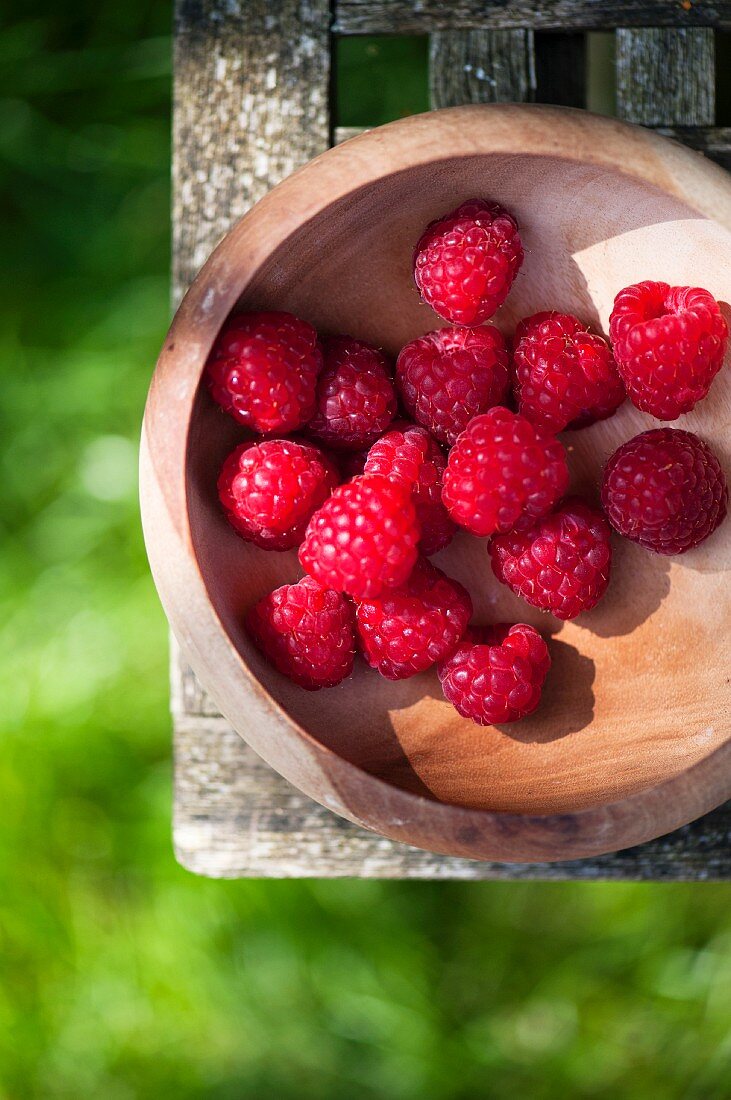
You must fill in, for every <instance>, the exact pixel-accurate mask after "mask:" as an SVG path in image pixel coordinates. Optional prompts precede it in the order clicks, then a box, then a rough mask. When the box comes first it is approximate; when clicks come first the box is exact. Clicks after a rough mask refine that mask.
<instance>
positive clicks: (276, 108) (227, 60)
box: [173, 0, 330, 301]
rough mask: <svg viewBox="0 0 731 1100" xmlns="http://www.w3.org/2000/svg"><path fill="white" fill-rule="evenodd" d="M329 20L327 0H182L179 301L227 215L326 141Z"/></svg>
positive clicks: (176, 240) (176, 229) (176, 203)
mask: <svg viewBox="0 0 731 1100" xmlns="http://www.w3.org/2000/svg"><path fill="white" fill-rule="evenodd" d="M329 22H330V8H329V3H328V0H277V3H275V4H272V3H270V2H267V0H178V3H177V8H176V15H175V86H174V101H173V286H174V298H175V300H176V301H177V300H178V299H179V298H180V297H181V296H182V293H183V291H184V290H185V288H186V286H187V285H188V284H189V283H190V281H191V280H192V278H193V276H194V275H195V273H196V271H197V270H198V268H199V267H200V266H201V264H202V263H203V261H204V260H205V259H206V258H207V256H208V254H209V253H210V251H211V249H212V248H213V246H214V245H215V244H216V243H217V242H218V241H219V240H220V238H221V237H222V236H223V234H224V233H225V232H226V231H227V230H228V229H229V228H230V226H231V225H232V224H233V222H235V221H236V220H237V219H238V218H239V217H240V216H241V215H242V214H243V213H244V212H245V211H246V210H247V209H248V208H249V207H250V206H251V205H252V204H253V203H254V202H256V200H257V199H259V198H261V196H262V195H264V194H265V193H266V192H267V191H268V190H269V188H270V187H272V186H273V184H275V183H277V182H278V181H279V180H280V179H283V178H284V176H287V175H289V173H290V172H292V171H294V169H295V168H297V167H299V165H300V164H303V163H304V162H305V161H307V160H309V159H310V158H311V157H313V156H316V154H317V153H320V152H322V151H323V150H324V149H326V148H327V146H328V143H329V132H330V115H329V106H328V84H329V74H330V43H329Z"/></svg>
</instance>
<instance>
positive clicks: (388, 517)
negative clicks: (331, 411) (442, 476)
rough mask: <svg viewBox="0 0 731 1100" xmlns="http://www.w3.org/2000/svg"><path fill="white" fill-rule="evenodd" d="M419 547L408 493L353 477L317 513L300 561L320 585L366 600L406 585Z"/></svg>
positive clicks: (389, 484)
mask: <svg viewBox="0 0 731 1100" xmlns="http://www.w3.org/2000/svg"><path fill="white" fill-rule="evenodd" d="M418 541H419V525H418V523H417V520H416V512H415V511H414V506H413V504H412V503H411V495H410V493H409V491H408V490H407V489H405V488H404V487H403V486H402V485H395V484H394V483H393V482H392V481H388V480H386V478H385V477H375V476H363V477H355V478H353V480H352V481H349V482H348V483H347V484H346V485H341V486H340V488H339V489H336V490H335V492H334V493H333V494H332V496H331V497H330V498H329V500H326V501H325V503H324V504H323V506H322V508H320V510H319V511H318V512H315V514H314V516H313V517H312V519H311V520H310V523H309V526H308V528H307V532H306V534H305V540H304V542H303V543H302V546H301V547H300V552H299V557H300V561H301V563H302V566H303V567H304V569H305V570H306V571H307V572H308V573H310V574H311V575H312V576H314V577H315V578H316V579H317V580H318V581H320V583H321V584H324V585H326V586H327V587H328V588H335V589H337V590H338V591H339V592H347V593H348V595H349V596H353V597H354V599H358V600H367V599H371V598H372V597H373V596H378V595H379V594H380V593H381V592H382V591H383V589H384V588H394V587H396V586H397V585H399V584H403V583H404V581H405V580H406V579H407V577H408V576H409V574H410V572H411V570H412V569H413V568H414V564H415V563H416V558H417V552H416V544H417V542H418Z"/></svg>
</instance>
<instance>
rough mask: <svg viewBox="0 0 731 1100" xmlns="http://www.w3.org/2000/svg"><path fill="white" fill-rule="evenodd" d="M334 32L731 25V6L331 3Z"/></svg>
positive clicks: (572, 1)
mask: <svg viewBox="0 0 731 1100" xmlns="http://www.w3.org/2000/svg"><path fill="white" fill-rule="evenodd" d="M334 9H335V23H334V30H335V31H336V33H338V34H426V33H428V34H433V33H434V32H435V31H446V30H512V29H515V28H519V27H531V28H532V29H533V30H560V31H571V30H609V29H611V28H613V27H619V26H622V27H718V28H721V29H729V28H730V27H731V3H729V0H716V2H715V3H707V2H700V3H699V2H698V0H687V3H683V2H682V0H627V2H626V3H625V2H623V0H502V2H499V3H495V2H489V0H488V2H486V0H454V2H453V3H445V2H444V0H335V5H334Z"/></svg>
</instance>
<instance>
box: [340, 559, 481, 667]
mask: <svg viewBox="0 0 731 1100" xmlns="http://www.w3.org/2000/svg"><path fill="white" fill-rule="evenodd" d="M471 614H472V600H471V599H470V597H469V593H468V592H467V590H466V589H465V588H463V587H462V585H461V584H459V582H458V581H453V580H452V579H451V578H450V577H448V576H447V575H446V574H445V573H442V571H441V569H437V568H436V566H434V565H432V564H431V562H428V561H427V560H426V558H420V559H419V561H418V562H417V563H416V566H415V568H414V571H413V572H412V574H411V576H410V577H409V579H408V580H407V581H406V583H405V584H403V585H401V586H400V587H399V588H389V589H387V590H386V591H385V592H382V593H381V595H380V596H378V597H376V598H374V599H369V600H363V601H361V602H360V603H358V605H357V607H356V612H355V620H356V626H357V630H358V636H359V638H360V642H361V646H362V649H363V654H364V656H365V659H366V661H367V662H368V664H369V665H370V666H371V668H376V669H378V671H379V672H380V673H381V675H382V676H385V677H386V679H387V680H404V679H406V677H408V676H413V675H415V673H417V672H423V671H424V670H425V669H427V668H430V667H431V666H432V665H433V664H434V663H435V662H436V661H441V660H442V658H443V657H445V656H446V655H447V654H448V653H451V652H452V650H453V649H454V647H455V646H456V645H457V643H458V642H459V640H460V638H461V637H462V634H463V633H464V630H465V628H466V626H467V623H468V622H469V620H470V616H471Z"/></svg>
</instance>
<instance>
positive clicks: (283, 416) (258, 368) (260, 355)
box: [206, 313, 322, 435]
mask: <svg viewBox="0 0 731 1100" xmlns="http://www.w3.org/2000/svg"><path fill="white" fill-rule="evenodd" d="M321 367H322V352H321V351H320V347H319V344H318V342H317V333H316V332H315V330H314V328H313V327H312V325H308V324H307V322H306V321H301V320H300V319H299V318H298V317H294V316H293V315H292V314H291V313H240V314H237V315H236V316H234V317H232V318H230V320H228V321H227V322H226V324H225V325H224V326H223V328H222V329H221V331H220V333H219V334H218V336H217V338H216V342H215V343H214V345H213V349H212V351H211V354H210V356H209V358H208V363H207V364H206V381H207V383H208V387H209V389H210V391H211V394H212V396H213V397H214V398H215V400H216V401H217V402H218V404H219V405H220V406H221V408H223V409H225V410H226V412H227V413H230V414H231V416H233V418H234V419H235V420H238V422H239V423H240V424H245V425H246V426H247V428H251V429H252V430H253V431H255V432H260V433H261V434H262V435H272V434H274V433H277V434H280V435H286V434H288V433H289V432H292V431H295V430H296V429H297V428H301V427H302V425H303V424H305V423H306V422H307V421H308V420H309V419H310V417H311V416H312V414H313V413H314V411H315V387H316V385H317V376H318V374H319V372H320V369H321Z"/></svg>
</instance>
